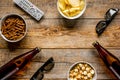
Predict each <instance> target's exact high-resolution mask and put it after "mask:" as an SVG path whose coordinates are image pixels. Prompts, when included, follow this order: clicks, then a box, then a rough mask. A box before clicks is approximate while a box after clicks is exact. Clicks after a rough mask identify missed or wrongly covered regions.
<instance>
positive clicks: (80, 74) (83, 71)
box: [69, 63, 95, 80]
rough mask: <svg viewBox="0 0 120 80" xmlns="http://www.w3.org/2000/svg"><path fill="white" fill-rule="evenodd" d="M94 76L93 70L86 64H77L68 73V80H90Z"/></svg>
mask: <svg viewBox="0 0 120 80" xmlns="http://www.w3.org/2000/svg"><path fill="white" fill-rule="evenodd" d="M94 75H95V71H94V69H93V68H92V67H91V66H90V65H89V64H87V63H78V64H76V65H75V66H74V67H73V68H72V69H71V70H70V72H69V78H70V80H92V79H93V77H94Z"/></svg>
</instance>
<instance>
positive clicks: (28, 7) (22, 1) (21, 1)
mask: <svg viewBox="0 0 120 80" xmlns="http://www.w3.org/2000/svg"><path fill="white" fill-rule="evenodd" d="M13 1H14V3H15V4H17V5H18V6H19V7H21V8H22V9H23V10H24V11H26V12H27V13H28V14H30V15H31V16H32V17H33V18H35V19H36V20H37V21H39V20H40V19H41V18H42V16H43V15H44V12H43V11H41V10H40V9H38V8H37V7H36V6H35V5H33V4H32V3H31V2H30V1H28V0H13Z"/></svg>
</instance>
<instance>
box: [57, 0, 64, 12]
mask: <svg viewBox="0 0 120 80" xmlns="http://www.w3.org/2000/svg"><path fill="white" fill-rule="evenodd" d="M58 5H59V8H60V9H61V10H65V7H66V3H65V1H64V0H59V2H58Z"/></svg>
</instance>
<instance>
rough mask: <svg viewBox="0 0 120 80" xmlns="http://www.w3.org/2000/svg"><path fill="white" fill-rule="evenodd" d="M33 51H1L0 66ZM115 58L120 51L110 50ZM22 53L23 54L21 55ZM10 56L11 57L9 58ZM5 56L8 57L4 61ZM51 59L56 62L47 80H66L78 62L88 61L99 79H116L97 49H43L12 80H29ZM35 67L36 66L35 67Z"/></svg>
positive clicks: (119, 55)
mask: <svg viewBox="0 0 120 80" xmlns="http://www.w3.org/2000/svg"><path fill="white" fill-rule="evenodd" d="M29 50H31V49H14V50H12V51H11V50H9V49H0V53H1V54H0V55H1V57H3V58H0V66H2V65H3V64H5V63H6V62H7V61H9V60H10V59H12V58H13V57H15V56H17V55H20V54H22V53H24V52H26V51H29ZM108 50H109V51H110V52H111V53H113V54H114V55H115V56H117V57H118V58H120V54H119V53H120V50H119V49H108ZM20 52H21V53H20ZM8 54H9V56H8ZM4 56H7V58H6V60H4ZM50 57H53V58H54V60H55V67H54V68H53V69H52V70H51V71H50V72H48V73H45V77H44V79H45V80H57V79H58V80H66V78H67V72H68V70H69V67H70V66H71V65H72V64H73V63H75V62H78V61H87V62H89V63H91V64H92V65H93V66H94V67H95V69H96V71H97V75H98V77H97V79H98V80H99V79H100V80H101V79H102V80H103V79H106V80H110V79H116V78H115V77H114V76H113V74H112V73H111V72H110V71H109V70H108V69H107V68H106V66H105V64H104V63H103V61H102V60H101V58H100V57H99V55H98V52H97V51H96V50H95V49H42V51H41V52H40V53H38V54H37V55H36V56H35V57H34V58H33V59H32V61H31V62H30V63H29V64H27V66H26V67H24V68H23V69H22V70H21V71H20V72H18V73H17V74H16V75H14V76H13V77H11V79H10V80H19V79H20V80H28V79H29V78H30V77H31V76H32V75H33V74H34V72H35V71H36V70H37V69H38V68H39V67H40V66H41V65H42V64H43V63H44V62H45V61H46V60H47V59H48V58H50ZM33 65H34V66H33Z"/></svg>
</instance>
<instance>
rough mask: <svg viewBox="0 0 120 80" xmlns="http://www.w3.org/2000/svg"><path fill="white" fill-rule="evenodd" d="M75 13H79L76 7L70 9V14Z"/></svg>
mask: <svg viewBox="0 0 120 80" xmlns="http://www.w3.org/2000/svg"><path fill="white" fill-rule="evenodd" d="M76 11H80V8H79V7H76V8H71V9H70V13H73V12H76Z"/></svg>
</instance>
